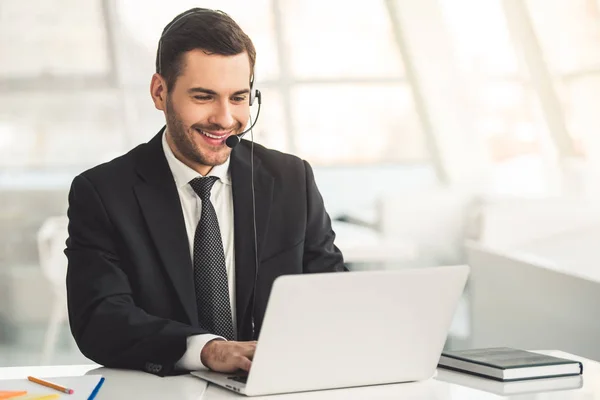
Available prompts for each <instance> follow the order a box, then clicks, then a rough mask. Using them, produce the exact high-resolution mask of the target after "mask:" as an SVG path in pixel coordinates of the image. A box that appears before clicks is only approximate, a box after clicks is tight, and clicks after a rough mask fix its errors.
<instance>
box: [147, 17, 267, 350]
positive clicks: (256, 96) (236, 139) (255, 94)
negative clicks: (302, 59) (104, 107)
mask: <svg viewBox="0 0 600 400" xmlns="http://www.w3.org/2000/svg"><path fill="white" fill-rule="evenodd" d="M202 13H219V14H223V15H227V14H226V13H224V12H223V11H220V10H211V9H207V8H193V9H191V10H188V11H186V12H184V13H183V14H181V15H180V16H179V17H177V18H175V19H174V20H173V21H172V22H171V23H170V24H168V25H167V26H166V27H165V29H164V31H163V33H162V35H161V36H160V39H159V40H158V61H157V67H158V68H157V69H158V71H157V72H158V73H159V74H162V64H161V63H162V41H163V39H164V38H165V36H166V34H167V33H168V32H169V31H170V30H171V28H173V27H174V26H175V25H176V24H177V23H178V22H180V21H183V20H185V19H186V18H187V17H189V16H190V15H197V14H202ZM261 99H262V97H261V93H260V90H258V89H254V74H253V75H252V76H251V77H250V98H249V101H248V103H249V106H250V107H252V105H253V104H254V101H255V100H258V110H257V111H256V118H255V119H254V122H252V115H250V128H248V129H246V130H244V131H243V132H241V133H238V134H237V135H230V136H229V137H228V138H227V139H226V140H225V144H226V145H227V146H228V147H229V148H231V149H233V148H235V146H237V145H238V144H239V143H240V141H241V138H242V137H244V135H245V134H246V133H248V132H250V138H251V147H250V174H251V177H252V222H253V228H254V284H253V287H252V304H251V308H250V311H251V323H252V339H253V340H257V339H258V338H257V337H256V330H255V326H254V308H255V305H256V284H257V281H258V241H257V233H256V198H255V195H254V131H253V130H252V128H254V125H255V124H256V122H257V121H258V116H259V115H260V105H261Z"/></svg>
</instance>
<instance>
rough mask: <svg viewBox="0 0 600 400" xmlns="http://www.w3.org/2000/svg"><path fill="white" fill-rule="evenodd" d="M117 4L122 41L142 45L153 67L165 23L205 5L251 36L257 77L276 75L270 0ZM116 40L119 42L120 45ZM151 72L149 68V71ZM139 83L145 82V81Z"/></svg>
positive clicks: (131, 1)
mask: <svg viewBox="0 0 600 400" xmlns="http://www.w3.org/2000/svg"><path fill="white" fill-rule="evenodd" d="M116 4H117V15H118V17H119V22H121V23H122V25H123V29H122V30H121V31H119V35H120V36H122V39H123V40H125V42H124V44H125V45H128V46H133V47H141V48H142V49H143V52H144V53H145V54H146V55H147V56H149V57H150V60H151V61H150V62H151V65H150V66H151V67H152V68H153V66H154V58H155V56H156V49H157V45H158V40H159V38H160V34H161V32H162V30H163V28H164V27H165V25H166V24H168V23H169V22H170V21H171V20H172V19H173V18H175V16H176V15H178V14H180V13H181V12H183V11H185V10H187V9H190V8H192V7H204V8H214V9H218V10H222V11H224V12H226V13H228V14H229V15H230V16H231V17H232V18H233V19H234V20H235V21H236V22H237V23H238V24H239V25H240V26H241V27H242V29H243V30H244V31H245V32H246V33H247V34H248V36H249V37H250V39H252V42H253V43H254V46H255V48H256V53H257V57H256V77H257V80H272V79H276V78H277V76H278V62H277V49H276V46H275V38H274V34H273V32H274V30H273V29H274V28H273V27H274V23H273V14H272V12H271V7H272V6H271V0H253V1H251V2H250V1H247V0H205V1H202V2H201V3H199V2H198V1H193V0H171V1H163V0H146V1H145V2H144V7H141V8H140V4H139V1H138V0H117V2H116ZM127 39H129V41H130V42H131V43H130V44H128V42H127ZM117 42H118V43H117V44H118V45H123V44H122V43H119V41H117ZM124 56H125V57H127V59H129V61H131V62H135V61H136V60H135V58H136V57H137V55H136V53H135V52H131V51H129V52H125V53H124ZM126 62H127V61H126ZM126 62H125V63H126ZM146 68H147V67H146ZM153 71H154V70H153V69H152V71H151V72H153ZM151 72H150V73H151ZM144 79H146V78H145V77H144ZM148 79H149V78H148ZM141 83H142V84H144V85H146V84H147V83H146V80H143V82H141Z"/></svg>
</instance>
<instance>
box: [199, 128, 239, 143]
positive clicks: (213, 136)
mask: <svg viewBox="0 0 600 400" xmlns="http://www.w3.org/2000/svg"><path fill="white" fill-rule="evenodd" d="M196 132H198V133H200V135H201V136H202V137H203V138H204V139H205V140H206V141H207V142H209V143H210V144H213V145H219V144H222V143H224V142H225V140H226V139H227V138H228V137H229V135H231V131H226V132H223V131H220V132H217V131H213V132H210V131H205V130H202V129H198V128H196Z"/></svg>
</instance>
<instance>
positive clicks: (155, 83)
mask: <svg viewBox="0 0 600 400" xmlns="http://www.w3.org/2000/svg"><path fill="white" fill-rule="evenodd" d="M150 95H151V96H152V101H153V102H154V107H156V109H157V110H161V111H165V110H166V108H167V105H166V104H167V82H166V81H165V80H164V78H163V77H162V76H161V75H160V74H158V73H155V74H154V75H152V80H151V81H150Z"/></svg>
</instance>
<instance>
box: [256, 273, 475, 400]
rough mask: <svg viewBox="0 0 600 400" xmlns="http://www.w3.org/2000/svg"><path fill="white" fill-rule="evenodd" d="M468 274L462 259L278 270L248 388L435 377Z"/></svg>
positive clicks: (281, 389) (260, 390)
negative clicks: (389, 267) (443, 263)
mask: <svg viewBox="0 0 600 400" xmlns="http://www.w3.org/2000/svg"><path fill="white" fill-rule="evenodd" d="M468 274H469V267H468V266H466V265H463V266H451V267H435V268H420V269H404V270H398V271H373V272H348V273H328V274H306V275H287V276H282V277H280V278H278V279H277V280H276V281H275V283H274V285H273V289H272V292H271V296H270V298H269V304H268V307H267V311H266V315H265V319H264V324H263V327H262V329H261V334H260V337H259V341H258V346H257V349H256V354H255V356H254V360H253V366H252V371H251V373H250V376H249V378H248V383H247V385H246V394H248V395H258V394H272V393H286V392H296V391H304V390H319V389H331V388H341V387H351V386H363V385H375V384H384V383H393V382H405V381H414V380H422V379H427V378H429V377H431V376H432V375H433V373H434V371H435V368H436V366H437V362H438V360H439V356H440V353H441V352H442V349H443V346H444V343H445V339H446V336H447V333H448V330H449V328H450V324H451V321H452V317H453V315H454V312H455V309H456V307H457V304H458V301H459V299H460V296H461V294H462V292H463V288H464V286H465V283H466V280H467V276H468Z"/></svg>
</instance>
